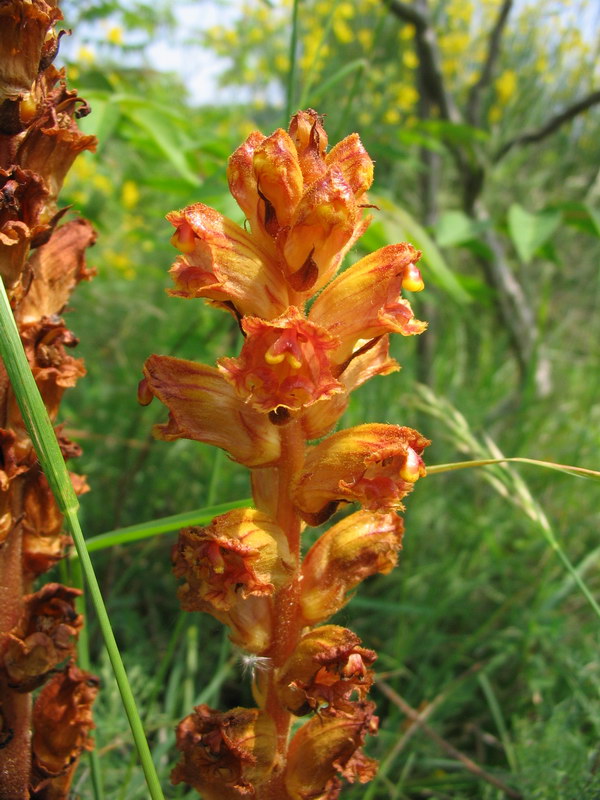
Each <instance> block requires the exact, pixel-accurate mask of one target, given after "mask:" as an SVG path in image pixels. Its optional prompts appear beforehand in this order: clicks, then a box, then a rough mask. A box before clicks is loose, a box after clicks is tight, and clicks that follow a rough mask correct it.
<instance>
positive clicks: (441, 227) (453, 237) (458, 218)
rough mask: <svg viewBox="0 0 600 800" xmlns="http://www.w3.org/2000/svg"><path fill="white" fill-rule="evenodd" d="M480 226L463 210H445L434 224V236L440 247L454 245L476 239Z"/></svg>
mask: <svg viewBox="0 0 600 800" xmlns="http://www.w3.org/2000/svg"><path fill="white" fill-rule="evenodd" d="M482 227H483V226H482V225H481V223H477V222H475V220H473V219H471V217H469V216H468V215H467V214H465V213H464V211H458V210H454V211H445V212H444V213H443V214H442V215H441V216H440V218H439V220H438V221H437V224H436V226H435V238H436V240H437V243H438V244H439V245H440V246H441V247H455V246H456V245H459V244H463V243H464V242H468V241H470V240H471V239H476V238H477V237H478V236H479V234H480V233H481V230H482Z"/></svg>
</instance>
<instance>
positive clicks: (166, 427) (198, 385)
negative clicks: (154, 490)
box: [139, 356, 280, 467]
mask: <svg viewBox="0 0 600 800" xmlns="http://www.w3.org/2000/svg"><path fill="white" fill-rule="evenodd" d="M144 375H145V378H144V380H143V381H142V382H141V384H140V390H139V398H140V402H143V403H144V404H147V403H149V402H150V401H151V400H152V398H153V397H158V399H159V400H160V401H161V402H163V403H164V404H165V405H166V406H167V407H168V409H169V411H170V414H169V422H168V423H166V424H162V425H156V426H155V428H154V435H155V436H156V437H157V438H159V439H166V440H167V441H171V440H173V439H181V438H186V439H195V440H197V441H199V442H206V443H207V444H213V445H215V446H216V447H222V448H223V450H226V451H227V452H228V453H229V454H230V456H231V457H232V458H234V459H235V460H236V461H239V462H240V463H242V464H245V465H246V466H247V467H259V466H266V465H268V464H272V463H274V462H276V461H277V459H278V458H279V454H280V444H279V437H278V436H277V431H276V430H275V429H274V428H273V426H272V425H271V423H270V422H269V420H268V418H266V417H264V416H262V415H260V414H259V413H258V412H257V411H255V410H254V409H253V408H251V407H250V406H247V405H245V404H244V403H243V402H242V400H241V399H240V398H239V397H238V395H237V394H236V392H235V390H234V389H233V387H232V386H230V384H229V383H228V382H227V381H226V380H225V378H224V377H223V375H221V373H220V372H219V371H218V370H217V369H215V368H214V367H207V366H205V365H203V364H195V363H194V362H193V361H185V360H184V359H181V358H172V357H170V356H150V358H149V359H148V360H147V361H146V364H145V365H144Z"/></svg>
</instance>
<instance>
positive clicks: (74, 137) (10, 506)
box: [0, 0, 98, 800]
mask: <svg viewBox="0 0 600 800" xmlns="http://www.w3.org/2000/svg"><path fill="white" fill-rule="evenodd" d="M60 19H62V14H61V12H60V11H59V9H58V8H57V6H56V3H54V2H48V3H46V2H43V0H36V1H35V2H23V0H6V2H3V3H1V4H0V279H1V280H2V282H3V284H4V290H3V291H2V295H3V303H6V309H7V310H8V312H9V313H10V310H11V309H12V312H13V314H14V320H15V324H16V328H17V331H18V334H17V332H15V333H16V335H17V341H18V342H19V347H21V346H22V347H21V352H22V350H23V349H24V351H25V356H26V360H27V362H28V365H29V368H30V369H31V372H32V373H33V378H34V380H35V384H34V388H35V386H37V389H35V391H36V392H39V394H41V399H42V401H43V405H44V406H45V412H44V413H46V412H47V415H48V417H49V419H50V421H51V422H52V423H55V422H56V419H57V416H58V413H59V406H60V403H61V400H62V397H63V394H64V392H65V390H66V389H68V388H69V387H72V386H74V385H75V384H76V382H77V381H78V379H79V378H80V377H82V376H83V375H84V374H85V367H84V365H83V361H82V360H81V359H78V358H75V357H73V356H72V355H71V354H70V351H71V350H72V349H73V347H74V346H75V345H76V344H77V338H76V337H75V335H74V334H73V333H72V332H71V331H70V330H68V328H67V327H66V325H65V323H64V321H63V319H62V316H61V315H62V313H63V311H64V310H65V307H66V305H67V303H68V301H69V298H70V296H71V293H72V291H73V290H74V288H75V287H76V285H77V284H78V283H79V282H80V281H82V280H87V279H89V278H90V277H91V276H92V274H93V273H92V271H90V270H87V269H86V266H85V251H86V248H87V247H89V246H90V245H91V244H93V242H94V240H95V238H96V235H95V233H94V231H93V229H92V226H91V225H90V224H89V223H88V222H87V221H86V220H84V219H81V218H79V217H76V218H71V219H70V220H69V221H67V222H63V217H64V216H65V212H67V211H68V208H60V207H59V193H60V190H61V188H62V185H63V181H64V179H65V176H66V174H67V172H68V171H69V169H70V167H71V165H72V164H73V161H74V160H75V158H76V157H77V155H78V154H79V153H81V152H83V151H84V150H93V149H94V148H95V145H96V139H95V137H93V136H88V135H85V134H84V133H82V132H81V131H80V130H79V128H78V124H77V120H78V119H79V118H80V117H82V116H85V115H86V114H87V113H88V112H89V107H88V105H87V103H86V102H85V101H84V100H83V99H82V98H81V97H79V96H78V95H77V92H76V91H74V90H72V89H68V88H67V85H66V77H65V71H64V69H61V70H59V69H56V67H55V66H54V65H53V61H54V59H55V57H56V55H57V53H58V48H59V41H60V37H61V35H62V34H61V33H57V32H56V30H55V24H56V22H57V21H58V20H60ZM4 292H5V293H4ZM8 302H10V308H8ZM3 324H4V319H3ZM2 338H3V341H2V343H1V346H2V352H3V354H5V355H4V358H5V360H4V361H2V360H0V798H2V800H28V799H29V798H39V799H40V800H63V798H66V797H67V796H68V795H69V791H70V786H71V782H72V779H73V774H74V771H75V769H76V767H77V763H78V761H79V758H80V755H81V753H82V752H83V751H84V750H89V749H91V747H92V740H91V738H90V736H89V731H90V729H91V728H93V727H94V726H93V723H92V714H91V706H92V703H93V701H94V698H95V697H96V694H97V691H98V679H97V678H95V677H94V676H93V675H91V674H89V673H88V672H85V671H83V670H81V669H79V667H77V666H76V664H75V654H76V644H77V638H78V636H79V633H80V630H81V627H82V625H83V616H82V615H81V614H79V613H78V611H77V609H76V607H75V603H76V599H77V598H78V597H79V596H80V595H81V591H80V590H78V589H76V588H73V587H71V586H63V585H61V584H60V583H56V582H50V583H45V584H44V585H41V586H40V581H43V578H44V576H45V574H46V573H47V572H48V571H49V570H50V569H51V568H52V567H54V566H55V565H56V564H57V563H58V562H59V561H60V560H61V559H62V558H63V557H64V556H65V555H66V554H67V552H68V550H69V546H70V544H71V539H70V537H69V536H67V535H66V534H65V531H64V521H63V516H62V514H61V512H60V506H59V504H58V503H57V501H56V500H55V498H54V497H53V493H52V490H51V489H52V487H51V484H50V483H49V480H48V478H47V474H48V473H46V474H44V472H43V471H42V468H41V466H40V462H39V461H38V457H37V456H36V441H35V439H36V437H35V436H33V435H32V434H31V427H30V424H29V423H30V418H29V415H28V414H27V413H22V408H23V406H22V405H21V399H22V398H20V397H19V392H18V391H17V388H16V386H15V383H14V381H12V378H11V380H9V374H10V369H9V366H10V365H9V361H8V360H6V352H7V347H6V345H7V341H8V339H9V337H8V336H7V335H6V331H5V328H4V327H3V331H2ZM8 350H10V348H8ZM26 405H27V404H26ZM42 410H43V409H42ZM56 434H57V436H58V442H59V447H60V451H58V450H57V453H58V458H59V459H60V460H61V465H62V459H63V458H64V459H71V458H73V457H74V456H77V455H78V454H79V453H80V449H79V447H78V445H76V444H75V443H74V442H72V441H70V440H69V439H68V438H67V437H66V436H65V435H64V432H63V431H62V426H57V427H56ZM62 466H63V469H64V465H62ZM70 480H71V483H72V486H73V489H74V490H75V492H77V493H78V494H81V493H83V492H85V491H87V488H88V487H87V484H86V481H85V479H84V477H83V476H81V475H76V474H73V473H72V474H71V476H70ZM69 488H70V487H69ZM38 690H39V691H38Z"/></svg>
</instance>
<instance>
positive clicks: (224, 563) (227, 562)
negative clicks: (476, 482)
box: [139, 110, 429, 800]
mask: <svg viewBox="0 0 600 800" xmlns="http://www.w3.org/2000/svg"><path fill="white" fill-rule="evenodd" d="M327 145H328V142H327V134H326V132H325V130H324V128H323V124H322V121H321V118H320V117H319V115H318V114H317V113H316V112H315V111H312V110H308V111H301V112H299V113H297V114H296V115H295V116H294V117H293V118H292V120H291V123H290V126H289V128H288V130H287V131H284V130H282V129H279V130H277V131H275V132H274V133H273V134H271V135H270V136H264V135H263V134H262V133H259V132H258V131H255V132H253V133H251V134H250V136H248V138H247V139H246V141H245V142H244V143H243V144H242V145H241V146H240V147H239V148H238V149H237V150H236V151H235V152H234V153H233V155H232V156H231V158H230V160H229V167H228V172H227V175H228V180H229V186H230V189H231V192H232V194H233V196H234V198H235V199H236V200H237V202H238V204H239V206H240V208H241V209H242V211H243V213H244V215H245V217H246V221H247V227H246V229H244V228H242V227H240V226H238V225H237V224H236V223H234V222H233V221H232V220H230V219H228V218H227V217H224V216H223V215H221V214H219V213H217V212H216V211H215V210H213V209H211V208H209V207H207V206H205V205H204V204H202V203H195V204H194V205H191V206H189V207H188V208H185V209H182V210H180V211H174V212H172V213H171V214H169V215H168V217H167V219H168V220H169V221H170V222H171V224H172V225H173V226H174V228H175V231H174V233H173V236H172V240H171V241H172V243H173V244H174V245H175V247H176V248H177V249H178V250H179V253H180V254H179V256H178V257H177V259H176V260H175V263H174V265H173V267H172V269H171V276H172V278H173V282H174V288H173V289H171V290H170V293H171V294H173V295H175V296H178V297H185V298H189V299H196V298H204V300H205V301H206V302H207V303H208V304H209V305H212V306H215V307H217V308H220V309H223V310H225V311H227V312H228V313H230V314H232V315H233V316H234V317H235V319H236V320H237V322H238V323H239V326H240V329H241V331H242V334H243V336H244V343H243V346H242V348H241V352H240V353H239V354H238V355H237V356H231V357H224V358H221V359H219V361H218V363H217V367H216V368H215V367H212V366H205V365H202V364H195V363H194V362H191V361H186V360H184V359H178V358H173V357H170V356H160V355H153V356H150V358H149V359H148V360H147V362H146V364H145V366H144V379H143V380H142V382H141V384H140V391H139V396H140V401H141V402H142V403H149V402H151V400H152V399H153V398H154V397H156V398H158V399H159V400H160V401H161V402H162V403H163V404H164V405H165V406H166V407H167V409H168V411H169V419H168V421H167V422H166V423H161V424H159V425H157V426H155V428H154V433H155V435H156V436H157V437H158V438H161V439H165V440H172V439H178V438H182V437H184V438H189V439H195V440H197V441H201V442H206V443H208V444H213V445H215V446H216V447H220V448H222V449H223V450H225V452H226V453H227V454H228V455H229V456H230V458H232V459H234V460H235V461H238V462H239V463H241V464H243V465H245V466H246V467H248V468H249V469H250V471H251V484H252V492H253V497H254V503H255V508H253V509H252V508H248V509H236V510H235V511H231V512H229V513H227V514H224V515H222V516H220V517H217V518H215V519H214V520H213V521H212V522H211V523H210V525H208V526H205V527H203V528H198V527H192V528H186V529H185V530H183V531H181V533H180V536H179V541H178V542H177V544H176V545H175V548H174V550H173V569H174V573H175V575H176V577H177V578H179V579H180V580H181V581H182V584H181V587H180V589H179V598H180V601H181V604H182V607H183V608H184V609H185V610H188V611H203V612H206V613H209V614H212V615H213V616H215V617H216V618H217V619H219V620H221V621H222V622H223V623H224V624H225V625H227V626H228V628H229V633H230V638H231V640H232V641H233V642H234V643H235V644H236V645H237V646H238V647H241V648H242V649H244V650H246V651H247V652H248V653H249V654H250V656H248V658H249V659H253V660H254V661H255V662H256V663H259V664H260V666H261V668H260V669H257V670H256V673H255V675H254V676H253V696H254V700H255V703H256V707H255V708H236V709H233V710H232V711H229V712H220V711H216V710H214V709H210V708H208V707H207V706H198V707H197V708H196V709H195V710H194V712H193V713H192V714H190V715H189V716H188V717H186V718H185V719H184V720H183V722H182V723H181V724H180V725H179V728H178V733H177V747H178V748H179V750H180V751H181V754H182V755H181V760H180V762H179V764H178V765H177V767H176V768H175V770H174V772H173V775H172V780H173V782H175V783H179V782H185V783H187V784H188V785H190V786H192V787H194V788H195V789H196V790H197V791H198V792H200V793H202V795H203V796H204V797H206V798H209V800H212V798H215V800H221V798H223V800H224V798H228V799H229V798H257V800H318V799H319V798H322V800H325V798H326V799H327V800H334V799H335V798H336V797H338V795H339V793H340V791H341V789H342V785H343V783H342V782H343V780H346V781H350V782H353V781H359V782H365V781H368V780H370V779H371V778H372V777H373V775H374V773H375V770H376V763H375V762H374V761H373V760H372V759H369V758H367V756H365V755H364V754H363V752H362V745H363V743H364V741H365V739H366V737H367V735H372V734H374V733H376V731H377V724H378V723H377V718H376V717H375V716H374V713H373V712H374V706H373V704H372V703H371V702H369V701H368V700H367V699H366V698H367V694H368V691H369V688H370V687H371V685H372V682H373V673H372V665H373V662H374V661H375V658H376V654H375V653H374V652H373V651H372V650H369V649H368V648H366V647H364V646H363V645H362V643H361V641H360V639H359V638H358V637H357V636H356V635H355V634H354V633H352V631H350V630H348V629H347V628H342V627H340V626H337V625H331V624H325V625H323V624H321V623H325V622H327V620H328V619H329V617H331V615H333V614H335V613H336V612H337V611H338V610H339V609H340V608H342V606H343V605H344V604H345V603H346V602H347V601H348V599H349V596H350V593H351V592H352V591H353V590H355V589H356V587H357V586H358V585H359V584H360V583H361V582H362V581H363V580H365V579H366V578H367V577H369V576H371V575H374V574H376V573H387V572H389V571H390V570H391V569H392V568H393V567H394V565H395V564H396V561H397V558H398V551H399V550H400V548H401V544H402V537H403V533H404V526H403V522H402V518H401V517H400V516H399V515H398V511H401V510H402V509H403V505H402V502H403V500H404V498H405V497H406V496H407V495H408V494H409V493H410V492H411V491H412V489H413V488H414V485H415V483H416V481H417V480H418V479H419V478H420V477H423V476H424V475H425V465H424V462H423V451H424V449H425V448H426V447H427V445H428V444H429V441H428V440H427V439H426V438H425V437H423V436H422V435H421V434H420V433H418V432H417V431H415V430H413V429H411V428H407V427H403V426H400V425H389V424H382V423H373V422H371V423H365V424H363V425H359V426H357V427H354V428H349V429H342V430H338V431H336V432H334V433H331V431H332V430H333V429H334V428H335V427H336V425H337V424H338V422H339V420H340V417H341V416H342V414H343V413H344V410H345V408H346V406H347V404H348V398H349V395H350V393H351V392H352V391H354V389H356V388H357V387H358V386H361V385H362V384H363V383H364V382H365V381H367V380H369V379H371V378H373V377H376V376H379V375H387V374H389V373H391V372H393V371H395V370H397V369H398V364H397V363H396V361H394V359H392V358H390V356H389V336H390V334H392V333H400V334H401V335H402V336H411V335H414V334H420V333H422V332H423V331H424V330H425V327H426V325H425V323H424V322H421V321H419V320H417V319H416V318H415V316H414V314H413V311H412V308H411V305H410V303H409V301H408V299H407V298H406V297H404V296H403V292H405V291H409V292H417V291H420V290H421V289H422V288H423V280H422V277H421V273H420V271H419V268H418V262H419V259H420V255H421V254H420V253H419V251H417V250H415V248H414V247H413V246H412V245H410V244H408V243H401V244H397V245H388V246H386V247H383V248H382V249H381V250H378V251H377V252H375V253H371V254H370V255H367V256H365V257H364V258H361V259H360V260H358V261H357V262H356V263H355V264H353V265H352V266H350V267H348V268H347V269H346V270H344V271H340V268H341V266H342V261H343V259H344V256H345V254H346V253H347V252H348V250H349V249H350V248H351V247H352V246H353V244H354V243H355V242H356V241H357V239H358V238H359V237H360V235H361V234H362V233H363V232H364V231H365V230H366V228H367V226H368V224H369V221H370V217H369V216H367V215H366V214H365V209H367V208H370V207H371V206H369V203H368V198H367V192H368V190H369V188H370V186H371V183H372V181H373V162H372V161H371V159H370V158H369V156H368V154H367V152H366V150H365V149H364V147H363V145H362V143H361V141H360V138H359V137H358V135H357V134H352V135H350V136H348V137H346V138H345V139H344V140H343V141H341V142H339V143H338V144H336V145H335V146H334V147H333V148H331V149H330V150H329V151H328V148H327ZM309 301H310V302H309ZM323 437H325V438H323ZM316 439H320V440H321V441H319V443H318V444H313V445H311V444H310V442H312V441H314V440H316ZM349 503H352V504H358V505H359V506H361V509H360V510H357V511H355V512H354V513H352V514H350V515H349V516H346V517H343V518H342V519H340V520H339V521H337V522H336V523H335V524H334V525H333V526H332V527H330V528H329V530H327V531H325V533H323V534H322V535H321V536H320V537H319V538H318V539H317V540H316V542H315V543H314V544H313V546H312V547H311V548H310V549H309V550H308V552H307V553H306V554H305V555H304V557H303V555H302V547H301V537H302V533H303V531H304V529H305V528H306V526H307V525H308V526H316V525H321V524H322V523H323V522H326V521H327V520H328V519H329V517H331V516H332V515H333V514H335V513H336V512H337V511H338V510H339V509H340V508H342V507H343V506H345V505H347V504H349ZM307 715H308V717H309V719H308V720H307V721H306V722H304V724H302V725H301V726H300V727H299V728H298V729H297V730H296V732H295V734H294V735H293V737H290V731H291V725H292V721H293V719H294V718H297V717H305V716H307Z"/></svg>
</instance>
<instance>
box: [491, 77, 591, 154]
mask: <svg viewBox="0 0 600 800" xmlns="http://www.w3.org/2000/svg"><path fill="white" fill-rule="evenodd" d="M597 103H600V89H596V90H595V91H593V92H590V94H588V95H586V96H585V97H582V98H581V100H577V101H576V102H575V103H573V104H572V105H570V106H567V107H566V108H565V109H563V110H562V111H560V112H559V113H558V114H555V115H554V116H553V117H550V119H549V120H547V121H546V122H545V123H544V124H543V125H542V126H541V127H540V128H537V130H533V131H527V132H525V133H521V134H520V135H519V136H515V138H514V139H509V140H508V141H507V142H505V143H504V144H503V145H502V147H500V148H499V150H498V152H497V153H496V154H495V156H494V159H493V160H494V162H498V161H500V159H501V158H504V156H505V155H506V154H507V153H508V151H509V150H511V149H512V148H513V147H514V146H515V145H520V144H532V143H533V142H540V141H541V140H542V139H545V138H546V137H547V136H550V135H551V134H553V133H554V132H555V131H557V130H558V129H559V128H560V127H561V125H564V124H565V122H569V121H570V120H572V119H573V118H574V117H576V116H577V115H578V114H582V113H583V112H584V111H587V110H588V108H591V107H592V106H595V105H596V104H597Z"/></svg>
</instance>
